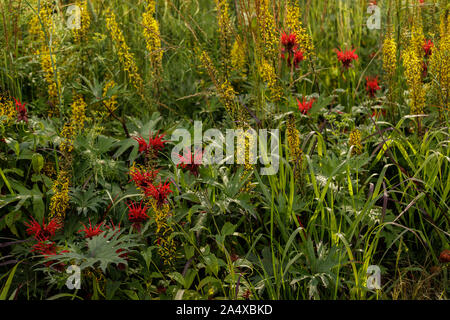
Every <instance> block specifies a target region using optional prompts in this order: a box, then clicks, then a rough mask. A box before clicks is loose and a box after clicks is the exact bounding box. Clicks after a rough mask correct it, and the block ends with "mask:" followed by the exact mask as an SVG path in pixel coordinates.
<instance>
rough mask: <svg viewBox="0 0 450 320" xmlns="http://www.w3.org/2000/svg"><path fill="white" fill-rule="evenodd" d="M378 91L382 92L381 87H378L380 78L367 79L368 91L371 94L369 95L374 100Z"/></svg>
mask: <svg viewBox="0 0 450 320" xmlns="http://www.w3.org/2000/svg"><path fill="white" fill-rule="evenodd" d="M378 90H381V88H380V86H379V85H378V76H376V77H375V78H373V77H366V91H367V92H368V93H369V95H370V96H371V97H372V98H374V97H375V94H376V93H377V91H378Z"/></svg>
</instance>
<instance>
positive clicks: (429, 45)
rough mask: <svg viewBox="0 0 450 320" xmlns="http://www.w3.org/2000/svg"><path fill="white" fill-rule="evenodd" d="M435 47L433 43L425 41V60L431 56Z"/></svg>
mask: <svg viewBox="0 0 450 320" xmlns="http://www.w3.org/2000/svg"><path fill="white" fill-rule="evenodd" d="M433 47H434V43H433V41H431V40H425V42H424V43H423V45H422V48H423V51H425V58H427V57H428V56H431V53H432V49H433Z"/></svg>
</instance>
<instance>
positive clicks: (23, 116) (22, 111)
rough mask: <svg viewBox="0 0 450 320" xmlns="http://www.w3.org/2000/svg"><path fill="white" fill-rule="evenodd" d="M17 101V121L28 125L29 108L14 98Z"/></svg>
mask: <svg viewBox="0 0 450 320" xmlns="http://www.w3.org/2000/svg"><path fill="white" fill-rule="evenodd" d="M14 100H15V101H16V111H17V121H22V120H23V121H25V122H26V123H28V111H27V108H25V105H26V103H22V102H20V101H19V100H17V99H16V98H14Z"/></svg>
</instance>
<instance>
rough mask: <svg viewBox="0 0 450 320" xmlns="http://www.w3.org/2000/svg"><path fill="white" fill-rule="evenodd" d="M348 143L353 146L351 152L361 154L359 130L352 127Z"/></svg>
mask: <svg viewBox="0 0 450 320" xmlns="http://www.w3.org/2000/svg"><path fill="white" fill-rule="evenodd" d="M348 143H349V145H350V147H352V146H353V150H352V154H361V153H362V152H363V146H362V144H361V132H360V131H359V130H358V129H353V130H352V132H350V137H349V141H348Z"/></svg>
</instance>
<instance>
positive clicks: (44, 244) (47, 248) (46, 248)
mask: <svg viewBox="0 0 450 320" xmlns="http://www.w3.org/2000/svg"><path fill="white" fill-rule="evenodd" d="M31 252H34V253H37V254H40V255H43V256H44V258H46V259H47V258H49V257H50V256H56V255H59V254H61V253H64V252H69V251H68V250H61V251H59V248H58V246H57V245H56V243H55V242H53V241H39V242H38V243H37V244H35V245H34V246H33V248H32V249H31ZM54 264H55V261H54V260H50V261H47V262H45V263H44V265H45V266H46V267H50V266H52V267H54V268H55V269H56V270H58V271H60V272H61V271H63V270H64V267H65V264H64V263H63V262H61V263H58V264H56V265H54Z"/></svg>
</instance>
